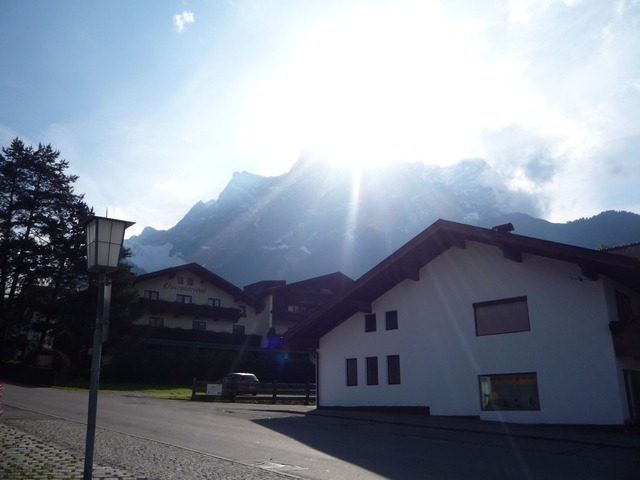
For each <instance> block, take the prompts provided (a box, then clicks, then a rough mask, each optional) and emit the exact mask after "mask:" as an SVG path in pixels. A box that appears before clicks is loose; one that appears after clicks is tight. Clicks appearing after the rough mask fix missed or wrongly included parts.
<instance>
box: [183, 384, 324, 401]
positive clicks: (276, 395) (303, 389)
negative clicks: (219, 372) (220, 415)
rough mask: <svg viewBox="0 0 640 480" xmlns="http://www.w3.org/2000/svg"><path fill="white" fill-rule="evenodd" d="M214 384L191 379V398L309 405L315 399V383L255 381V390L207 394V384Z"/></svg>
mask: <svg viewBox="0 0 640 480" xmlns="http://www.w3.org/2000/svg"><path fill="white" fill-rule="evenodd" d="M211 384H215V382H212V381H211V380H198V379H196V378H194V379H193V387H192V389H191V400H199V401H205V402H207V401H208V402H214V401H228V402H240V401H252V402H257V403H271V404H272V405H275V404H277V403H303V404H304V405H309V404H311V403H315V401H316V384H315V383H280V382H271V383H266V382H261V383H257V384H256V387H255V392H251V393H249V392H247V393H244V392H241V393H238V394H236V395H233V394H225V395H222V394H220V395H208V394H207V385H211Z"/></svg>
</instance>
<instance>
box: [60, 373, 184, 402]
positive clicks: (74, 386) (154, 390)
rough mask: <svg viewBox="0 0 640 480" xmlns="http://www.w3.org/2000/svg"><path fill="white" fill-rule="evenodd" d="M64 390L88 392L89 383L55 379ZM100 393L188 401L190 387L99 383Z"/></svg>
mask: <svg viewBox="0 0 640 480" xmlns="http://www.w3.org/2000/svg"><path fill="white" fill-rule="evenodd" d="M53 388H61V389H65V390H89V381H88V380H80V379H77V378H57V379H56V386H55V387H53ZM100 391H101V392H131V393H140V394H152V395H160V396H163V397H166V398H171V399H176V400H189V399H190V398H191V387H183V386H176V385H141V384H133V383H114V382H100Z"/></svg>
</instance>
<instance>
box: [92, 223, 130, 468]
mask: <svg viewBox="0 0 640 480" xmlns="http://www.w3.org/2000/svg"><path fill="white" fill-rule="evenodd" d="M85 225H86V229H87V270H88V271H89V272H95V273H97V274H98V280H97V282H98V306H97V309H96V326H95V331H94V333H93V351H92V353H91V381H90V383H89V411H88V417H87V441H86V448H85V456H84V476H83V479H84V480H91V474H92V472H93V447H94V442H95V434H96V412H97V410H98V385H99V383H100V361H101V357H102V329H103V326H104V321H105V319H106V318H108V316H109V312H108V311H107V308H105V285H106V283H107V275H108V274H110V273H113V272H114V271H116V270H117V268H118V264H119V263H120V254H121V252H122V242H123V241H124V231H125V230H126V229H127V228H129V227H130V226H131V225H133V222H126V221H124V220H115V219H113V218H106V217H96V216H93V217H91V218H89V219H88V220H86V221H85Z"/></svg>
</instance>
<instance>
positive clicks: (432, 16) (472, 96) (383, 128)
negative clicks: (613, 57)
mask: <svg viewBox="0 0 640 480" xmlns="http://www.w3.org/2000/svg"><path fill="white" fill-rule="evenodd" d="M478 28H481V26H480V25H469V24H465V23H461V22H454V21H453V20H451V19H450V18H449V17H448V15H447V12H446V10H445V9H444V8H443V7H442V6H438V5H433V4H431V3H429V2H425V1H419V2H408V3H392V4H390V5H387V6H386V7H385V8H378V9H373V8H371V9H364V10H362V9H360V10H358V11H357V12H351V13H350V14H345V15H343V16H342V17H340V18H339V19H337V20H334V21H332V22H330V23H328V24H322V25H320V26H318V27H317V28H316V29H314V30H313V31H311V32H309V33H308V35H307V37H306V38H305V40H304V41H303V42H302V43H301V44H300V45H299V47H298V48H297V50H296V51H295V53H294V54H293V55H292V56H291V57H289V58H288V59H287V61H286V62H285V63H284V64H283V65H282V66H281V68H280V69H279V70H278V71H277V72H276V73H274V74H273V75H272V76H271V77H270V78H269V79H268V80H266V81H264V82H262V83H260V84H259V85H258V86H256V88H255V89H254V95H253V96H252V97H251V98H250V99H249V100H248V108H249V110H250V112H251V117H252V118H253V120H252V123H253V125H251V126H250V127H249V128H250V130H251V131H252V132H253V134H254V138H253V140H254V141H255V145H256V148H260V149H262V152H263V153H264V151H278V148H279V146H280V145H287V148H288V149H289V151H290V152H289V153H290V154H294V155H295V153H294V152H295V150H297V152H298V153H299V152H301V151H313V152H314V153H315V154H316V155H319V156H322V157H326V158H330V159H333V160H334V161H339V162H342V163H347V164H379V163H383V162H386V161H390V160H396V159H399V158H402V159H406V160H421V161H425V162H427V163H431V164H440V165H446V164H451V163H453V162H456V161H458V160H460V159H461V158H463V157H465V156H469V155H474V154H475V151H474V149H475V148H476V147H477V145H476V142H477V140H476V139H477V137H478V134H479V125H481V124H482V123H483V122H484V124H485V125H486V124H487V122H490V121H491V118H489V117H490V115H491V113H490V112H500V109H501V108H502V107H501V106H500V104H499V102H498V104H496V98H500V97H502V98H504V96H500V95H492V94H491V92H497V91H498V90H499V89H504V88H506V87H505V86H504V85H499V84H496V82H495V79H494V78H491V76H490V75H489V74H488V72H487V71H486V67H484V66H483V65H481V63H480V61H479V58H480V56H481V48H480V43H479V42H478V40H477V35H476V32H477V30H478ZM481 91H482V94H480V92H481ZM487 92H489V94H488V93H487ZM489 102H491V103H490V104H489Z"/></svg>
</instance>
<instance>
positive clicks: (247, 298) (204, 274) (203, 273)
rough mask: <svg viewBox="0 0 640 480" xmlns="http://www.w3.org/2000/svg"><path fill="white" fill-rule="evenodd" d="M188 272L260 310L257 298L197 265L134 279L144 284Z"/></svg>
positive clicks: (152, 273) (181, 266) (175, 268)
mask: <svg viewBox="0 0 640 480" xmlns="http://www.w3.org/2000/svg"><path fill="white" fill-rule="evenodd" d="M184 271H187V272H190V273H192V274H193V275H194V276H196V277H198V278H199V279H200V280H201V281H202V282H206V283H210V284H211V285H213V286H214V287H216V288H219V289H220V290H222V291H223V292H226V293H228V294H229V295H233V298H234V300H236V301H241V302H244V303H247V304H249V305H251V306H252V307H254V308H255V309H260V308H262V306H263V305H262V302H260V300H258V299H257V298H255V297H253V296H251V295H248V294H247V293H245V292H244V291H243V290H242V289H241V288H239V287H236V286H235V285H234V284H233V283H231V282H228V281H227V280H225V279H224V278H222V277H220V276H218V275H216V274H215V273H213V272H212V271H210V270H207V269H206V268H204V267H203V266H202V265H199V264H197V263H188V264H185V265H180V266H177V267H171V268H165V269H164V270H157V271H155V272H151V273H145V274H142V275H138V277H137V278H136V283H139V282H144V281H146V280H150V279H154V278H162V277H166V278H173V277H175V276H176V275H177V274H178V273H180V272H184Z"/></svg>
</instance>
